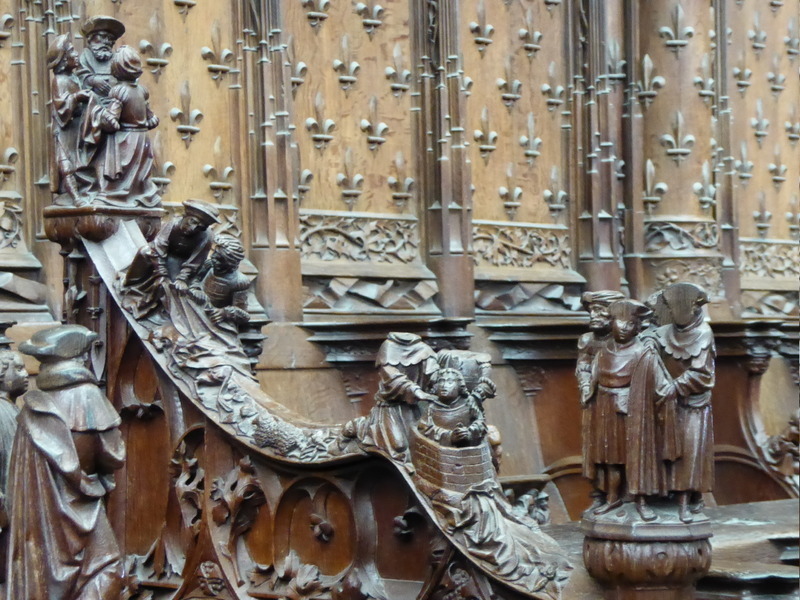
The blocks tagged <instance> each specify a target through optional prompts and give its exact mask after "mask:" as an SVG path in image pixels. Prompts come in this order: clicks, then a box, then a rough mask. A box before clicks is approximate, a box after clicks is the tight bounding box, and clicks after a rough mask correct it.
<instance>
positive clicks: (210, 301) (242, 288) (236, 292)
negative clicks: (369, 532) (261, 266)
mask: <svg viewBox="0 0 800 600" xmlns="http://www.w3.org/2000/svg"><path fill="white" fill-rule="evenodd" d="M243 259H244V247H243V246H242V242H240V241H239V239H238V238H236V237H234V236H232V235H228V234H220V235H218V236H216V238H215V239H214V250H213V252H212V253H211V258H210V259H209V260H207V261H206V263H205V265H204V266H203V269H202V270H201V271H200V272H199V273H198V280H197V281H196V283H195V284H194V286H193V291H194V293H195V294H196V297H197V299H198V300H200V301H201V302H204V303H206V306H207V307H206V310H207V311H208V313H209V317H210V318H211V320H212V321H213V322H214V323H216V324H217V325H223V324H230V325H232V326H233V327H234V328H236V327H238V326H241V325H245V324H247V323H248V322H249V321H250V315H249V314H248V312H247V296H248V290H249V289H250V280H249V279H248V278H247V277H246V276H244V275H243V274H241V273H240V272H239V270H238V269H239V264H240V263H241V262H242V260H243Z"/></svg>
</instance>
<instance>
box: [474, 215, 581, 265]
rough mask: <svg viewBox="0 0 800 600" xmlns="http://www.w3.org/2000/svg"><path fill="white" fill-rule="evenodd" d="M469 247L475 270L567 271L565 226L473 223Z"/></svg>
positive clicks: (569, 251) (567, 237)
mask: <svg viewBox="0 0 800 600" xmlns="http://www.w3.org/2000/svg"><path fill="white" fill-rule="evenodd" d="M472 246H473V250H474V255H473V258H474V260H475V265H476V266H478V267H523V268H529V267H533V266H547V267H555V268H558V269H569V268H570V253H571V252H572V251H571V249H570V245H569V231H568V230H567V228H566V227H559V226H546V225H521V224H518V223H503V222H498V221H477V220H475V221H473V222H472Z"/></svg>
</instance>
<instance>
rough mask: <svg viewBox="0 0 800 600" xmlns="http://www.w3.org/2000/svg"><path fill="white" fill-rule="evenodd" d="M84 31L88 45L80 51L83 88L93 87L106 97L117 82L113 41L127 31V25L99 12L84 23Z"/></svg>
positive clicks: (94, 90)
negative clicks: (113, 59)
mask: <svg viewBox="0 0 800 600" xmlns="http://www.w3.org/2000/svg"><path fill="white" fill-rule="evenodd" d="M81 33H82V34H83V37H84V38H85V40H86V48H85V49H84V51H83V53H82V54H81V58H80V63H81V67H80V69H79V70H78V77H80V79H81V82H82V84H83V87H88V88H91V90H92V91H93V92H94V93H95V94H96V95H97V96H99V97H101V98H105V97H107V96H108V93H109V92H110V91H111V88H112V86H113V85H114V84H116V82H117V81H116V79H115V78H114V76H113V75H112V74H111V58H112V56H113V53H114V44H115V43H116V41H117V40H118V39H119V38H121V37H122V35H123V34H124V33H125V25H123V24H122V23H121V22H120V21H118V20H117V19H115V18H114V17H106V16H102V15H98V16H95V17H91V18H89V19H88V20H87V21H86V22H85V23H84V24H83V26H82V27H81Z"/></svg>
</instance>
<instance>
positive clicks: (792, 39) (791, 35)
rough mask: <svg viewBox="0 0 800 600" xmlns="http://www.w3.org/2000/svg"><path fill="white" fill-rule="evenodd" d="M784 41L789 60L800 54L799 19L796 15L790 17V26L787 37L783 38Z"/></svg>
mask: <svg viewBox="0 0 800 600" xmlns="http://www.w3.org/2000/svg"><path fill="white" fill-rule="evenodd" d="M783 43H784V45H785V46H786V54H788V55H789V60H791V61H794V59H795V58H797V57H798V56H800V36H799V35H798V34H797V19H795V18H794V17H792V18H791V19H789V28H788V31H787V34H786V37H784V38H783Z"/></svg>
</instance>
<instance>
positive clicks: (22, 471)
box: [7, 370, 125, 600]
mask: <svg viewBox="0 0 800 600" xmlns="http://www.w3.org/2000/svg"><path fill="white" fill-rule="evenodd" d="M77 374H78V375H79V377H77V379H78V381H77V383H75V379H76V378H75V377H69V378H68V379H71V380H72V383H73V385H69V386H67V387H62V388H59V389H53V390H48V391H46V392H42V391H32V392H28V394H26V396H25V405H24V407H23V409H22V412H21V413H20V417H19V425H18V431H17V436H16V438H15V441H14V450H13V465H12V472H11V478H10V481H9V491H10V494H11V500H12V507H11V515H12V520H11V548H10V560H9V564H8V584H7V585H8V598H14V600H47V599H51V598H53V599H55V598H70V599H80V600H118V599H119V598H120V594H121V593H122V585H123V584H122V564H121V558H120V553H119V547H118V545H117V542H116V539H115V538H114V534H113V531H112V530H111V525H110V523H109V521H108V517H107V515H106V512H105V505H104V502H103V499H104V497H105V495H106V494H107V493H108V492H109V491H111V490H112V489H113V487H114V480H113V474H112V471H113V469H117V468H119V467H120V466H122V464H123V462H124V454H125V448H124V443H123V441H122V436H121V433H120V431H119V429H118V426H119V423H120V419H119V416H118V415H117V413H116V411H115V410H114V408H113V407H112V406H111V404H110V403H109V402H108V400H107V399H106V398H105V396H103V394H102V392H100V390H99V388H98V387H97V386H96V385H95V384H94V383H91V381H92V376H91V374H90V373H89V372H88V371H85V373H80V370H78V372H77ZM71 375H75V373H72V374H71ZM81 380H82V381H81ZM76 442H77V443H76ZM87 449H91V450H88V451H87ZM14 507H17V508H18V509H19V510H14Z"/></svg>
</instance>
